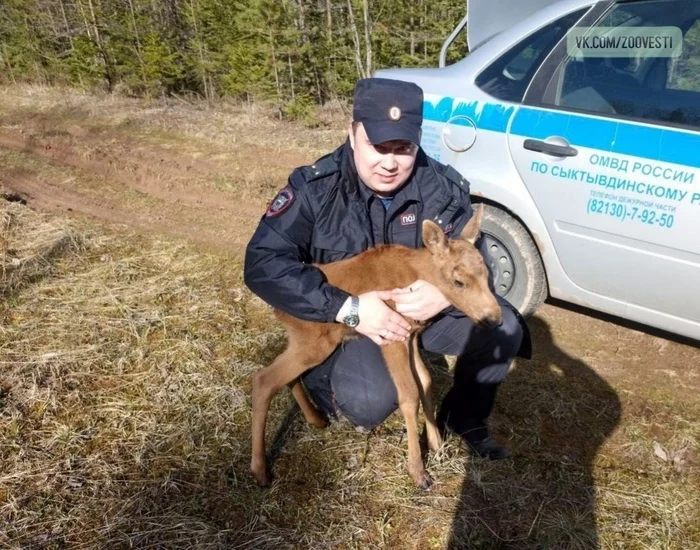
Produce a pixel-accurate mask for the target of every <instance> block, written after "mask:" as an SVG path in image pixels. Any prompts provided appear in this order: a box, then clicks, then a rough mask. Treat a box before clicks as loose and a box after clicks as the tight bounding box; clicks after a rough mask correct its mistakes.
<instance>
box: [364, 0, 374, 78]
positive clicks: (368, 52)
mask: <svg viewBox="0 0 700 550" xmlns="http://www.w3.org/2000/svg"><path fill="white" fill-rule="evenodd" d="M362 15H363V19H364V23H365V59H366V65H365V77H369V76H370V75H371V74H372V39H371V38H370V29H371V27H372V22H371V21H370V19H369V0H362Z"/></svg>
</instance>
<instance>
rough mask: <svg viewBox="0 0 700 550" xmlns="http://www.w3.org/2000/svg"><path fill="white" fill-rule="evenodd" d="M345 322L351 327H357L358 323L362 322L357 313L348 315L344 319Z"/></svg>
mask: <svg viewBox="0 0 700 550" xmlns="http://www.w3.org/2000/svg"><path fill="white" fill-rule="evenodd" d="M343 323H345V324H346V325H347V326H349V327H350V328H355V327H356V326H357V325H359V324H360V318H359V317H358V316H357V315H348V316H347V317H345V319H343Z"/></svg>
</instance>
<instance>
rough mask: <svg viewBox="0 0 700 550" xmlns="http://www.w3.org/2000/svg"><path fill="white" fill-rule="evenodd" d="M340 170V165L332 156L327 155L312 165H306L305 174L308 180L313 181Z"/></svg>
mask: <svg viewBox="0 0 700 550" xmlns="http://www.w3.org/2000/svg"><path fill="white" fill-rule="evenodd" d="M338 170H340V166H338V163H337V162H336V161H335V160H334V159H333V157H331V156H325V157H322V158H320V159H318V160H317V161H316V162H315V163H314V164H312V165H311V166H306V167H304V176H305V179H306V181H313V180H317V179H320V178H323V177H325V176H328V175H330V174H333V173H335V172H337V171H338Z"/></svg>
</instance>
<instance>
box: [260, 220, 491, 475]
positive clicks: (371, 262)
mask: <svg viewBox="0 0 700 550" xmlns="http://www.w3.org/2000/svg"><path fill="white" fill-rule="evenodd" d="M481 216H482V211H481V209H477V212H476V213H475V215H474V216H473V217H472V219H471V220H470V221H469V223H468V224H467V226H466V227H465V229H464V231H463V232H462V235H461V236H460V239H455V240H451V241H448V240H447V239H446V238H445V236H444V234H443V232H442V230H441V229H440V228H439V227H438V226H437V225H435V224H434V223H432V222H430V221H425V222H423V228H422V230H423V242H424V243H425V245H426V247H425V248H421V249H411V248H407V247H404V246H400V245H390V246H382V247H379V248H375V249H372V250H368V251H366V252H364V253H362V254H359V255H357V256H355V257H353V258H350V259H347V260H343V261H340V262H335V263H331V264H325V265H319V266H317V267H318V268H319V269H320V270H321V271H322V272H323V273H324V274H325V276H326V278H327V280H328V282H329V283H330V284H332V285H334V286H337V287H339V288H342V289H343V290H345V291H347V292H349V293H351V294H353V295H359V294H363V293H365V292H370V291H373V290H388V289H393V288H404V287H407V286H408V285H410V284H411V283H413V282H414V281H416V280H417V279H423V280H425V281H428V282H429V283H432V284H433V285H435V286H436V287H437V288H439V289H440V290H441V292H442V293H443V294H444V295H445V297H446V298H447V299H448V300H449V301H450V303H452V304H453V305H454V306H455V307H457V308H458V309H460V310H461V311H463V312H464V313H465V314H466V315H467V316H469V317H470V318H471V319H473V320H474V321H475V322H477V323H486V324H495V323H498V322H500V316H501V310H500V306H499V305H498V302H496V299H495V297H494V296H493V294H492V293H491V291H490V289H489V287H488V281H487V270H486V266H485V265H484V262H483V259H482V257H481V255H480V254H479V252H478V250H477V249H476V248H475V247H474V242H475V241H476V238H477V236H478V234H479V226H480V224H481ZM456 281H459V282H461V283H462V285H461V286H458V285H457V284H456ZM387 303H388V304H389V305H390V306H392V307H393V305H394V304H393V302H387ZM275 313H276V315H277V317H278V318H279V319H280V320H281V321H282V323H283V324H284V325H285V328H286V329H287V334H288V336H289V343H288V345H287V349H286V350H285V351H284V352H283V353H282V354H280V355H279V356H278V357H277V358H276V359H275V360H274V362H273V363H272V364H271V365H269V366H268V367H266V368H264V369H262V370H261V371H259V372H257V373H256V374H255V375H254V376H253V395H252V401H253V450H252V458H251V471H252V473H253V475H254V476H255V479H256V480H257V481H258V483H259V484H261V485H267V483H268V473H267V463H266V459H265V423H266V418H267V412H268V409H269V405H270V401H271V400H272V397H274V395H275V394H276V393H277V392H279V390H280V389H282V387H283V386H284V385H288V386H289V387H290V388H291V390H292V394H293V395H294V398H295V399H296V401H297V403H298V404H299V407H300V408H301V410H302V412H303V414H304V417H305V418H306V420H307V421H308V422H309V423H310V424H311V425H313V426H317V427H324V426H325V425H326V420H325V419H324V418H323V417H322V416H321V414H320V413H319V411H318V410H317V409H316V407H315V406H314V405H313V404H312V403H311V402H310V401H309V399H308V398H307V396H306V394H305V392H304V390H303V388H302V386H301V383H300V381H299V376H300V375H301V374H302V373H304V372H305V371H306V370H308V369H310V368H313V367H314V366H316V365H318V364H320V363H322V362H323V361H324V360H325V359H326V358H327V357H328V356H329V355H330V354H331V353H333V351H334V350H335V349H336V348H337V347H338V345H340V343H341V342H342V341H343V340H344V339H346V338H349V337H352V336H353V335H354V334H355V332H354V330H352V329H350V328H348V327H346V326H345V325H341V324H339V323H315V322H311V321H304V320H301V319H298V318H296V317H293V316H291V315H288V314H286V313H283V312H281V311H276V312H275ZM407 321H409V323H410V324H411V327H412V330H411V332H412V334H411V337H410V338H409V340H408V341H407V342H394V343H391V344H388V345H385V346H382V354H383V356H384V360H385V361H386V365H387V368H388V370H389V374H390V375H391V378H392V380H393V381H394V384H395V385H396V389H397V393H398V397H399V408H400V410H401V413H402V414H403V417H404V419H405V421H406V428H407V435H408V437H407V439H408V471H409V474H410V475H411V477H412V478H413V480H414V482H415V483H416V485H418V486H419V487H422V488H427V487H428V486H429V485H430V478H429V477H428V475H427V474H426V472H425V468H424V466H423V461H422V458H421V454H420V448H419V443H418V406H419V403H422V404H423V411H424V413H425V417H426V428H427V435H428V445H429V446H430V448H431V450H433V451H435V450H437V449H438V448H439V447H440V445H441V444H442V441H441V437H440V433H439V431H438V429H437V425H436V422H435V415H434V407H433V403H432V389H431V378H430V373H429V372H428V370H427V369H426V367H425V365H424V364H423V362H422V360H421V358H420V354H419V353H418V341H417V337H416V336H417V332H418V331H419V330H420V325H419V323H416V322H414V321H412V320H411V319H407Z"/></svg>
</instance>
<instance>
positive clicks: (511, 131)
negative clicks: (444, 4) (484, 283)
mask: <svg viewBox="0 0 700 550" xmlns="http://www.w3.org/2000/svg"><path fill="white" fill-rule="evenodd" d="M467 15H468V31H469V37H468V44H469V49H470V53H469V55H468V56H467V57H466V58H464V59H463V60H461V61H460V62H458V63H455V64H453V65H450V66H448V67H441V68H437V69H392V70H384V71H377V73H376V76H380V77H384V78H397V79H401V80H409V81H413V82H416V83H417V84H419V85H420V86H421V87H422V88H423V90H424V92H425V108H424V126H423V138H422V146H423V148H424V149H425V150H426V151H427V152H428V154H430V155H432V156H434V157H435V158H437V159H439V160H440V161H442V162H443V163H445V164H451V165H452V166H454V167H455V168H456V169H457V170H458V171H459V172H460V173H461V174H462V175H463V176H464V177H465V178H466V179H468V180H469V181H470V183H471V193H472V196H473V199H474V201H475V202H483V203H485V204H486V205H487V210H486V213H487V217H486V220H485V222H484V226H483V230H484V233H485V234H486V236H487V238H488V239H489V243H490V250H491V252H492V263H493V267H494V269H495V272H496V278H497V280H496V285H497V290H498V292H499V294H502V295H504V296H506V297H507V298H508V299H509V300H510V301H511V302H512V303H513V304H514V305H516V306H517V307H518V308H519V309H520V310H521V311H522V312H523V313H524V314H530V313H532V312H533V311H535V310H536V309H537V307H538V306H539V305H540V304H541V303H542V301H543V300H544V299H545V298H546V296H547V293H549V295H551V296H552V297H555V298H559V299H562V300H565V301H569V302H573V303H577V304H582V305H585V306H587V307H590V308H593V309H596V310H600V311H603V312H607V313H611V314H614V315H617V316H620V317H622V318H626V319H630V320H634V321H639V322H642V323H646V324H648V325H651V326H655V327H659V328H661V329H665V330H668V331H671V332H675V333H677V334H681V335H685V336H689V337H692V338H696V339H700V1H695V0H646V1H639V0H635V1H604V2H592V1H590V0H559V1H556V2H552V1H551V0H550V1H547V0H470V2H469V12H468V14H467ZM465 19H467V18H465ZM650 27H653V28H658V30H659V33H660V34H663V32H666V31H667V30H668V29H669V28H670V29H671V30H674V29H675V31H676V32H678V35H677V36H678V38H679V41H680V39H681V37H682V48H681V50H680V55H678V52H677V51H676V54H674V55H676V56H675V57H673V56H669V55H661V56H659V55H658V52H654V51H652V50H651V49H650V48H649V43H643V45H644V47H645V48H647V49H646V50H645V51H640V50H639V49H637V50H634V51H631V53H629V54H624V56H623V57H603V56H596V57H594V56H591V55H590V54H587V55H583V56H582V55H576V54H574V53H573V52H572V50H571V48H570V47H567V44H568V45H569V46H570V45H571V43H572V42H571V37H572V36H573V35H575V34H578V35H579V36H588V35H593V34H595V33H596V32H597V33H598V34H599V35H601V34H602V35H605V34H606V33H608V34H615V33H616V32H617V31H618V30H619V31H625V32H627V31H630V30H632V31H635V29H641V30H646V32H647V33H648V32H649V28H650ZM611 29H612V30H611ZM679 29H680V30H679ZM457 30H459V29H457ZM651 32H652V33H653V32H655V29H651ZM454 34H455V33H453V35H454ZM618 34H624V33H623V32H621V33H618ZM453 37H454V36H452V37H450V40H451V39H452V38H453ZM608 45H610V43H609V44H608ZM618 45H619V43H618ZM637 46H640V42H639V41H638V42H637ZM652 46H653V44H652Z"/></svg>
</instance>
